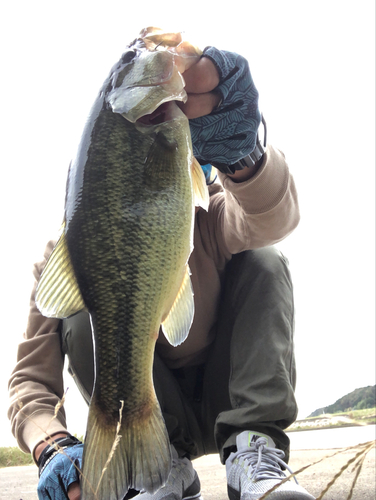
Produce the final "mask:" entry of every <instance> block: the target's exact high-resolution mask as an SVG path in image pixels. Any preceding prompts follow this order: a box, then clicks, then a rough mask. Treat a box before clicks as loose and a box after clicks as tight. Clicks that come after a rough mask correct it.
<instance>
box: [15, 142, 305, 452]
mask: <svg viewBox="0 0 376 500" xmlns="http://www.w3.org/2000/svg"><path fill="white" fill-rule="evenodd" d="M219 177H220V181H221V184H222V186H223V188H224V189H223V188H222V187H221V186H220V185H219V184H214V185H213V186H211V187H210V205H209V211H208V212H205V211H204V210H202V209H200V210H199V211H198V213H197V214H196V224H195V233H194V250H193V252H192V255H191V257H190V262H189V264H190V268H191V271H192V277H191V278H192V284H193V290H194V300H195V317H194V321H193V324H192V327H191V330H190V333H189V336H188V338H187V340H186V341H185V342H184V343H183V344H182V345H180V346H178V347H172V346H171V345H170V344H169V343H168V342H167V340H166V339H165V338H164V336H163V334H160V335H159V339H158V343H157V349H158V352H159V354H160V355H161V356H162V358H163V359H164V360H165V362H166V364H167V365H168V366H170V367H171V368H177V367H181V366H187V365H190V364H198V363H202V362H203V361H204V360H205V355H206V353H207V350H208V348H210V344H211V342H212V340H213V337H214V335H215V328H214V325H215V322H216V317H217V307H218V301H219V295H220V287H221V278H222V274H223V270H224V268H225V265H226V263H227V262H228V261H229V260H230V259H231V255H232V254H235V253H239V252H242V251H244V250H248V249H254V248H260V247H264V246H268V245H272V244H274V243H277V242H278V241H280V240H282V239H283V238H285V237H286V236H287V235H288V234H289V233H290V232H291V231H292V230H293V229H294V228H295V227H296V225H297V224H298V222H299V208H298V203H297V194H296V190H295V185H294V181H293V178H292V176H291V175H290V173H289V170H288V167H287V164H286V162H285V159H284V156H283V154H282V153H280V152H279V151H277V150H275V149H273V148H272V147H270V146H269V147H268V149H267V152H266V154H265V156H264V161H263V164H262V166H261V167H260V169H259V170H258V172H257V174H256V175H255V176H254V177H252V178H251V179H249V180H248V181H245V182H242V183H235V182H233V181H232V180H231V179H230V178H229V177H228V176H226V175H225V174H219ZM53 246H54V242H49V243H48V245H47V248H46V250H45V254H44V259H43V261H42V262H40V263H37V264H35V266H34V276H35V280H36V282H35V286H34V289H33V291H32V294H31V300H30V313H29V318H28V322H27V327H26V331H25V333H24V339H25V340H24V341H23V342H22V343H21V344H20V345H19V348H18V358H17V365H16V367H15V369H14V371H13V373H12V375H11V378H10V381H9V389H10V398H11V403H10V408H9V412H8V415H9V418H10V420H11V425H12V432H13V434H14V436H15V437H16V439H17V441H18V444H19V446H20V448H21V449H22V450H24V451H25V452H29V451H30V452H32V451H33V450H34V448H35V447H36V446H37V445H38V444H39V443H40V442H41V441H43V440H44V439H45V438H46V436H47V435H52V434H55V433H57V432H64V431H66V430H67V429H66V419H65V412H64V408H60V409H59V411H58V413H57V415H56V417H55V418H54V415H55V407H56V405H58V403H59V401H60V400H61V398H62V396H63V376H62V372H63V363H64V359H63V354H62V352H61V348H60V337H59V333H58V326H59V320H56V319H48V318H45V317H44V316H42V315H41V314H40V312H39V311H38V309H37V307H36V305H35V301H34V295H35V287H36V284H37V282H38V280H39V277H40V274H41V272H42V270H43V267H44V265H45V263H46V260H47V258H48V256H49V255H50V253H51V252H52V249H53Z"/></svg>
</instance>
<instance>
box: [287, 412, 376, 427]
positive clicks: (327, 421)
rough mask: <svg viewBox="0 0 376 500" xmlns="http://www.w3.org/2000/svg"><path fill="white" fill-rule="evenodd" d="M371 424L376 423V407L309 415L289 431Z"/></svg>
mask: <svg viewBox="0 0 376 500" xmlns="http://www.w3.org/2000/svg"><path fill="white" fill-rule="evenodd" d="M369 424H376V407H375V408H367V409H365V410H352V411H350V412H338V413H325V414H321V415H319V416H318V417H308V418H305V419H302V420H297V421H296V422H294V423H293V424H292V425H291V426H290V427H289V428H288V429H287V431H288V432H293V431H306V430H315V429H333V428H336V427H353V426H362V425H369Z"/></svg>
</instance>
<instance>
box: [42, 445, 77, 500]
mask: <svg viewBox="0 0 376 500" xmlns="http://www.w3.org/2000/svg"><path fill="white" fill-rule="evenodd" d="M56 442H57V443H58V444H59V448H61V449H62V451H60V452H59V451H56V449H55V448H54V447H53V446H48V447H46V448H45V449H44V450H43V451H42V453H41V456H40V457H39V460H38V465H39V476H40V478H39V483H38V498H39V500H67V499H69V497H68V487H69V485H70V484H71V483H74V482H75V481H79V471H78V470H77V467H78V468H79V469H81V465H82V452H83V449H84V445H83V444H82V443H81V441H79V440H78V439H76V438H74V437H73V436H68V437H67V438H60V439H57V440H56ZM75 443H78V444H75Z"/></svg>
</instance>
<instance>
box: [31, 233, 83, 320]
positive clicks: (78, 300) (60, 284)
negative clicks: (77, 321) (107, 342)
mask: <svg viewBox="0 0 376 500" xmlns="http://www.w3.org/2000/svg"><path fill="white" fill-rule="evenodd" d="M35 302H36V305H37V307H38V309H39V310H40V312H41V313H42V314H43V316H46V317H48V318H68V317H69V316H72V315H73V314H75V313H77V312H79V311H81V310H82V309H85V303H84V301H83V298H82V295H81V292H80V289H79V287H78V284H77V280H76V276H75V274H74V270H73V266H72V263H71V259H70V255H69V251H68V247H67V242H66V238H65V233H64V225H63V231H62V234H61V236H60V238H59V240H58V242H57V243H56V246H55V248H54V249H53V251H52V254H51V255H50V257H49V259H48V261H47V264H46V266H45V268H44V270H43V272H42V275H41V277H40V280H39V283H38V286H37V291H36V294H35Z"/></svg>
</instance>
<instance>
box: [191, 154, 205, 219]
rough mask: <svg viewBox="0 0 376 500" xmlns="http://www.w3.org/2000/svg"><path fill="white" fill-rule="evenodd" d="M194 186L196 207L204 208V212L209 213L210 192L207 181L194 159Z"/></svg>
mask: <svg viewBox="0 0 376 500" xmlns="http://www.w3.org/2000/svg"><path fill="white" fill-rule="evenodd" d="M191 168H192V184H193V192H194V195H195V205H196V207H202V208H203V209H204V210H206V211H208V208H209V190H208V186H207V185H206V179H205V175H204V172H203V171H202V168H201V165H200V164H199V162H198V161H197V160H196V158H195V157H193V160H192V167H191Z"/></svg>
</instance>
